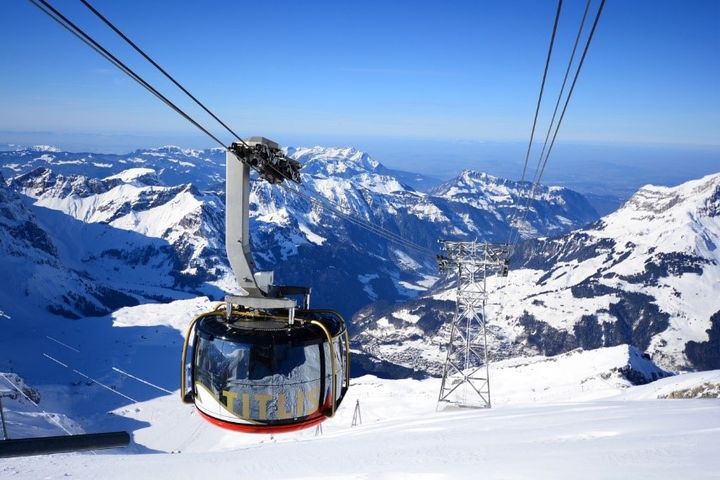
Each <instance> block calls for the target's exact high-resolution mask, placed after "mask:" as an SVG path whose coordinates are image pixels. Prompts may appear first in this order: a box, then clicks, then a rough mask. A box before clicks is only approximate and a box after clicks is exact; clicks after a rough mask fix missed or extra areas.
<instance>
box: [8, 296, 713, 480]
mask: <svg viewBox="0 0 720 480" xmlns="http://www.w3.org/2000/svg"><path fill="white" fill-rule="evenodd" d="M212 305H213V303H212V302H209V301H208V300H207V298H204V297H198V298H191V299H186V300H178V301H175V302H171V303H169V304H145V305H139V306H136V307H127V308H123V309H120V310H118V311H117V312H115V313H114V314H112V315H111V316H108V317H105V318H93V319H89V318H88V319H80V320H77V321H74V322H72V323H67V322H57V321H47V320H43V319H37V320H36V321H34V322H32V323H30V324H28V325H24V326H22V328H19V327H20V326H19V325H13V323H12V321H11V319H7V318H4V319H3V326H4V327H5V328H6V329H7V331H8V333H9V336H8V337H5V338H3V339H0V348H2V351H3V354H4V356H6V358H7V360H6V361H4V362H3V364H2V365H3V368H2V369H0V370H2V371H3V372H4V373H3V376H2V377H1V378H0V388H5V389H8V388H13V387H12V386H11V383H12V384H14V385H15V386H18V387H19V388H21V389H22V387H23V386H25V387H26V389H27V391H28V392H32V391H36V392H37V393H38V394H39V398H40V401H39V403H38V404H37V405H35V404H33V403H31V402H30V401H29V400H28V399H25V398H23V397H21V396H20V395H18V396H17V397H18V398H17V399H15V400H9V399H6V400H5V401H4V406H5V409H6V416H7V421H8V427H9V433H10V436H11V437H15V438H21V437H26V436H38V435H59V434H65V433H81V432H99V431H109V430H118V429H123V430H128V431H130V432H131V433H132V437H133V443H132V444H131V445H130V447H128V448H127V449H123V450H116V451H104V452H97V453H96V454H93V453H83V454H61V455H52V456H43V457H33V458H16V459H3V460H1V461H0V478H1V479H3V480H5V479H39V478H81V479H96V478H103V479H105V478H108V479H115V478H118V479H119V478H134V479H143V478H152V479H155V478H173V479H175V480H178V479H183V478H188V479H189V478H192V479H197V478H199V477H200V478H204V477H206V476H208V475H210V476H213V477H216V478H252V477H262V478H264V479H271V478H277V479H290V478H292V479H301V478H321V479H325V478H327V479H330V478H332V479H336V478H342V479H346V478H347V479H361V478H380V479H382V478H413V479H415V478H420V479H423V478H427V479H436V478H437V479H440V478H468V479H475V478H482V477H488V478H533V479H536V478H653V479H657V478H680V477H688V478H717V472H718V471H720V468H718V467H720V465H719V464H718V456H717V445H718V444H720V399H718V398H717V396H718V394H719V393H720V392H717V391H715V390H714V389H720V387H719V386H720V371H708V372H699V373H691V374H684V375H678V376H673V377H668V378H663V379H661V380H658V381H656V382H653V383H650V384H647V385H642V386H632V384H631V383H630V382H629V381H628V380H627V378H626V377H625V376H624V374H623V369H625V368H626V367H628V366H632V368H633V371H634V372H638V373H641V374H643V375H652V374H655V375H660V374H662V371H660V370H659V369H657V367H655V366H654V365H653V364H652V363H651V362H649V361H648V360H646V359H643V358H642V357H640V356H638V354H637V351H636V350H634V349H633V348H632V347H628V346H626V345H622V346H618V347H612V348H603V349H597V350H591V351H582V350H575V351H572V352H569V353H566V354H563V355H558V356H555V357H542V356H538V357H529V358H515V359H510V360H506V361H503V362H498V363H496V364H494V365H492V369H491V378H492V393H493V404H494V408H493V409H491V410H468V409H464V410H453V409H446V410H444V411H436V400H437V393H438V391H439V387H440V385H439V380H438V379H436V378H429V379H426V380H411V379H406V380H383V379H378V378H376V377H373V376H364V377H360V378H354V379H353V381H352V385H351V388H350V390H349V392H348V395H347V397H346V398H345V401H344V403H343V405H342V406H341V408H340V409H339V411H338V414H337V416H336V417H335V418H333V419H330V420H328V421H327V422H325V424H323V432H322V434H320V435H317V434H316V431H315V430H314V429H310V430H307V431H303V432H296V433H291V434H282V435H276V436H269V435H249V434H238V433H234V432H228V431H225V430H221V429H218V428H216V427H213V426H211V425H210V424H208V423H207V422H205V421H203V420H202V419H200V418H199V417H198V415H197V414H196V413H195V411H194V408H193V407H192V406H188V405H184V404H182V403H181V402H180V399H179V395H178V380H179V379H178V378H177V366H178V363H177V362H178V361H179V355H180V349H181V340H182V335H183V333H184V331H185V329H186V327H187V324H188V322H189V321H190V319H191V318H192V317H193V316H194V315H195V314H197V313H199V312H202V311H205V310H207V309H208V308H211V307H212ZM11 338H12V339H14V341H9V339H11ZM10 361H12V363H10ZM9 365H12V368H13V371H14V372H15V373H12V374H11V373H9V370H8V369H7V367H8V366H9ZM8 379H11V381H8ZM12 379H18V382H20V383H13V382H12ZM22 381H24V382H26V385H23V384H22V383H21V382H22ZM706 385H710V386H712V387H711V388H706V387H704V386H706ZM170 392H172V393H170ZM677 392H691V394H690V395H689V396H699V395H701V394H702V392H707V393H708V396H714V397H715V398H714V399H703V400H701V399H681V400H668V399H659V398H662V397H672V396H673V395H674V393H677ZM683 395H685V396H688V395H687V394H683ZM358 401H359V405H360V413H361V415H362V420H363V423H362V425H360V426H355V427H352V426H351V424H352V419H353V414H354V407H355V405H356V402H358Z"/></svg>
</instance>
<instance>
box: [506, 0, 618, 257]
mask: <svg viewBox="0 0 720 480" xmlns="http://www.w3.org/2000/svg"><path fill="white" fill-rule="evenodd" d="M604 6H605V0H601V2H600V6H599V7H598V10H597V12H596V14H595V20H594V21H593V25H592V28H591V30H590V34H589V35H588V38H587V40H586V42H585V47H584V49H583V53H582V56H581V57H580V62H579V64H578V67H577V69H576V71H575V75H574V77H573V81H572V84H571V85H570V90H569V91H568V94H567V97H566V98H565V103H564V105H563V108H562V111H561V113H560V118H559V119H558V121H557V124H556V125H555V130H554V132H553V135H552V140H551V141H550V145H549V147H547V151H546V148H545V147H546V145H547V140H548V137H549V135H550V131H551V130H552V128H553V123H552V120H551V122H550V125H549V126H548V132H547V135H546V137H545V143H544V144H543V148H542V151H541V153H540V157H539V158H538V164H537V169H536V171H535V175H534V178H533V182H532V187H531V189H530V190H529V195H528V197H527V200H526V203H525V208H524V209H522V211H523V213H522V220H520V221H519V222H517V224H520V223H522V222H524V221H525V220H526V219H527V215H528V212H529V210H530V204H531V202H532V200H533V199H534V196H535V192H536V190H537V188H538V186H539V185H540V181H541V180H542V176H543V174H544V172H545V167H546V166H547V163H548V159H549V157H550V153H551V152H552V148H553V146H554V145H555V139H556V138H557V134H558V131H559V130H560V125H561V124H562V121H563V118H565V112H566V111H567V107H568V104H569V103H570V98H571V97H572V94H573V92H574V90H575V85H576V84H577V80H578V77H579V75H580V71H581V70H582V66H583V64H584V62H585V58H586V56H587V52H588V49H589V48H590V43H591V42H592V39H593V36H594V34H595V30H596V28H597V25H598V22H599V20H600V16H601V14H602V11H603V7H604ZM589 7H590V0H588V2H587V4H586V6H585V12H584V14H583V17H582V20H581V23H580V27H579V31H578V34H577V36H576V38H575V46H574V47H573V51H572V54H571V56H570V60H569V62H568V66H567V69H566V71H565V78H564V80H563V84H562V87H561V89H560V94H559V95H558V99H557V102H556V104H555V112H553V120H554V118H555V115H556V113H557V108H558V105H559V104H560V101H561V98H562V94H563V91H564V88H565V84H566V81H567V77H568V73H569V71H570V69H571V66H572V63H573V60H574V57H575V53H576V49H577V45H578V41H579V39H580V37H581V33H582V30H583V26H584V24H585V20H586V16H587V11H588V9H589ZM543 153H544V154H545V157H544V158H543ZM512 218H513V220H514V219H515V218H516V215H514V216H513V217H512ZM517 224H515V225H517ZM515 225H511V232H510V237H509V239H508V243H509V244H510V245H511V248H510V249H509V251H512V250H513V248H514V247H515V246H516V245H517V243H518V242H519V240H520V232H519V228H518V227H517V226H515ZM513 232H514V233H515V235H514V237H513Z"/></svg>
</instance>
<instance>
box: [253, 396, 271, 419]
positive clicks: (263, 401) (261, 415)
mask: <svg viewBox="0 0 720 480" xmlns="http://www.w3.org/2000/svg"><path fill="white" fill-rule="evenodd" d="M271 399H272V395H270V394H269V393H256V394H255V400H257V402H258V406H259V407H260V410H259V412H258V419H259V420H267V404H268V402H269V401H270V400H271Z"/></svg>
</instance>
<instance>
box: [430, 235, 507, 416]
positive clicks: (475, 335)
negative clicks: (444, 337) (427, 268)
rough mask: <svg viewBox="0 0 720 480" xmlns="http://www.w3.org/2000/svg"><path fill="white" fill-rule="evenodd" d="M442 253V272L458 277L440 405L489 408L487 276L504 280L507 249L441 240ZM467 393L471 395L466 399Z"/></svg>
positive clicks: (491, 245) (439, 259)
mask: <svg viewBox="0 0 720 480" xmlns="http://www.w3.org/2000/svg"><path fill="white" fill-rule="evenodd" d="M442 243H443V248H444V250H445V255H439V256H438V257H437V260H438V266H439V267H440V271H441V272H449V271H451V270H455V272H456V273H457V300H456V305H455V316H454V317H453V320H452V325H451V326H450V340H449V342H448V344H447V356H446V358H445V365H444V366H443V375H442V383H441V385H440V395H439V397H438V407H439V406H440V404H441V403H443V402H446V403H450V404H454V405H457V406H460V407H473V408H490V406H491V403H490V369H489V364H488V348H487V347H488V344H487V325H486V324H487V322H486V317H485V304H486V302H487V297H488V293H487V277H488V276H489V275H494V274H498V273H499V274H500V275H502V276H507V272H508V260H507V258H508V251H509V247H508V245H493V244H489V243H479V242H475V241H473V242H455V241H444V242H442ZM468 394H469V395H468Z"/></svg>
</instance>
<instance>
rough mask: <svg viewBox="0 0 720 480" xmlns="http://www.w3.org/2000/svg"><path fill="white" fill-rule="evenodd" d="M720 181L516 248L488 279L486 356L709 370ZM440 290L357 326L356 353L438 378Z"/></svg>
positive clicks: (443, 302) (719, 348)
mask: <svg viewBox="0 0 720 480" xmlns="http://www.w3.org/2000/svg"><path fill="white" fill-rule="evenodd" d="M719 245H720V174H715V175H710V176H707V177H704V178H701V179H698V180H694V181H690V182H687V183H685V184H682V185H680V186H677V187H672V188H669V187H655V186H646V187H644V188H642V189H641V190H640V191H638V193H637V194H635V195H634V196H633V197H632V198H631V199H630V200H629V201H628V202H627V203H626V204H625V205H624V206H623V207H622V208H621V209H619V210H618V211H616V212H615V213H612V214H610V215H608V216H606V217H604V218H603V219H602V220H600V221H598V222H596V223H595V224H593V225H590V226H588V227H586V228H583V229H579V230H576V231H574V232H572V233H569V234H567V235H564V236H560V237H556V238H545V239H538V240H532V241H527V242H524V243H522V244H521V245H520V246H519V248H518V249H517V251H516V252H515V255H514V258H513V262H512V263H513V267H514V269H513V270H511V272H510V275H509V277H508V278H507V281H505V280H502V279H498V278H493V279H492V286H493V288H494V290H495V291H494V293H493V294H492V296H491V300H490V302H491V304H490V305H489V306H488V319H489V325H490V330H491V332H492V342H491V344H492V347H491V356H492V357H493V358H495V359H498V358H506V357H509V356H514V355H520V354H536V353H542V354H546V355H555V354H558V353H561V352H565V351H569V350H572V349H574V348H577V347H582V348H598V347H607V346H612V345H620V344H630V345H634V346H636V347H637V348H638V349H639V350H640V351H642V352H645V353H647V354H648V355H650V356H651V357H652V359H653V361H655V362H656V363H657V364H658V365H661V366H663V367H665V368H668V369H671V370H678V369H686V368H699V369H710V368H718V367H720V353H718V352H720V296H719V295H718V292H719V291H720V249H718V246H719ZM454 298H455V297H454V291H453V289H452V288H451V287H450V284H449V283H444V284H442V285H439V286H438V287H437V288H436V289H435V290H433V291H431V292H429V293H428V294H425V295H423V296H421V297H419V298H417V299H414V300H412V301H410V302H407V303H405V304H402V305H394V306H371V307H369V308H367V309H365V310H363V311H361V312H360V313H358V314H357V315H356V318H355V324H356V325H357V326H358V328H359V330H360V333H359V334H358V335H356V337H355V342H356V344H357V346H358V347H359V348H361V349H362V350H364V351H365V352H367V353H369V354H372V355H374V356H376V357H379V358H383V359H384V360H388V361H392V362H394V363H397V364H399V365H402V366H405V367H410V368H415V369H419V370H423V371H428V372H432V373H437V372H438V371H439V368H440V364H441V362H442V360H443V359H444V357H443V346H444V344H445V343H446V341H447V335H448V321H449V320H450V318H451V317H452V311H453V308H454Z"/></svg>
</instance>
